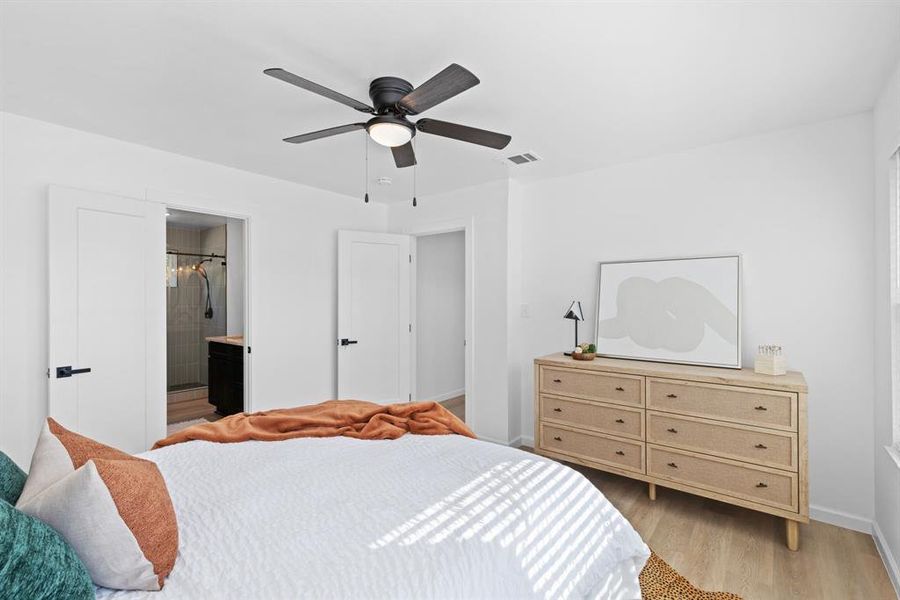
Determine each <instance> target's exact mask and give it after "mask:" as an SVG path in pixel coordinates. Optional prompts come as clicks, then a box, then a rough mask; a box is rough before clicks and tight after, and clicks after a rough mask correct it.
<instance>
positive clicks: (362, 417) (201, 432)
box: [153, 400, 475, 450]
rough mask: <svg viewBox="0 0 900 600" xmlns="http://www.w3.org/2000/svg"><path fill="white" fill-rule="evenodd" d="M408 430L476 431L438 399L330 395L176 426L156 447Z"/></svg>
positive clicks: (386, 435) (393, 435)
mask: <svg viewBox="0 0 900 600" xmlns="http://www.w3.org/2000/svg"><path fill="white" fill-rule="evenodd" d="M407 433H417V434H420V435H446V434H450V433H456V434H459V435H465V436H468V437H470V438H474V437H475V434H474V433H472V431H471V430H470V429H469V428H468V427H466V425H465V423H463V422H462V421H460V420H459V419H458V418H457V417H456V416H455V415H454V414H453V413H451V412H450V411H449V410H447V409H446V408H444V407H443V406H441V405H440V404H438V403H437V402H410V403H404V404H387V405H385V404H375V403H373V402H363V401H361V400H329V401H328V402H322V403H321V404H313V405H310V406H298V407H297V408H283V409H279V410H265V411H262V412H257V413H251V414H246V413H239V414H236V415H231V416H230V417H225V418H224V419H221V420H219V421H215V422H213V423H202V424H200V425H194V426H192V427H187V428H185V429H182V430H181V431H176V432H175V433H173V434H172V435H170V436H169V437H167V438H165V439H162V440H159V441H158V442H156V443H155V444H154V445H153V449H154V450H155V449H156V448H162V447H163V446H171V445H173V444H180V443H181V442H190V441H191V440H206V441H208V442H221V443H225V444H227V443H233V442H245V441H247V440H258V441H262V442H278V441H281V440H289V439H293V438H300V437H335V436H339V435H343V436H346V437H352V438H358V439H363V440H394V439H397V438H398V437H400V436H402V435H405V434H407Z"/></svg>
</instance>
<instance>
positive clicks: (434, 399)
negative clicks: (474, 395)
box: [418, 389, 466, 402]
mask: <svg viewBox="0 0 900 600" xmlns="http://www.w3.org/2000/svg"><path fill="white" fill-rule="evenodd" d="M465 393H466V390H465V389H461V390H453V391H452V392H444V393H443V394H438V395H437V396H432V397H431V398H420V399H419V400H418V401H419V402H443V401H444V400H450V399H451V398H456V397H457V396H462V395H463V394H465Z"/></svg>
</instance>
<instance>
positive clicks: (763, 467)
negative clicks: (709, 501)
mask: <svg viewBox="0 0 900 600" xmlns="http://www.w3.org/2000/svg"><path fill="white" fill-rule="evenodd" d="M534 362H535V368H534V413H535V414H534V423H535V432H534V440H535V442H534V445H535V450H536V451H537V452H538V453H539V454H542V455H544V456H549V457H552V458H556V459H559V460H564V461H569V462H574V463H578V464H581V465H585V466H588V467H592V468H596V469H600V470H603V471H609V472H611V473H617V474H619V475H624V476H626V477H631V478H634V479H639V480H641V481H646V482H648V483H649V494H650V498H651V499H653V500H655V499H656V486H657V485H660V486H664V487H669V488H673V489H676V490H681V491H684V492H690V493H692V494H697V495H699V496H705V497H707V498H713V499H715V500H720V501H722V502H728V503H730V504H736V505H738V506H743V507H746V508H751V509H753V510H758V511H761V512H765V513H770V514H773V515H777V516H779V517H784V519H785V525H786V527H785V530H786V538H787V546H788V548H790V549H791V550H797V548H798V547H799V544H800V528H799V524H800V523H808V522H809V499H808V493H807V490H808V484H807V446H806V393H807V387H806V380H805V379H804V378H803V375H802V374H801V373H797V372H789V373H787V374H786V375H781V376H777V377H775V376H770V375H759V374H757V373H754V372H753V370H752V369H741V370H731V369H719V368H712V367H694V366H686V365H672V364H664V363H655V362H641V361H633V360H616V359H608V358H600V357H598V358H596V359H595V360H593V361H576V360H572V359H571V358H569V357H568V356H564V355H562V354H552V355H550V356H545V357H542V358H538V359H535V361H534Z"/></svg>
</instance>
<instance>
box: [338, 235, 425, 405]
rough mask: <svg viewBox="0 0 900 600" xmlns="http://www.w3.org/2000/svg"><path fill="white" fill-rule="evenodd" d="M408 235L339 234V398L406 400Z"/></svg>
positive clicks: (407, 391)
mask: <svg viewBox="0 0 900 600" xmlns="http://www.w3.org/2000/svg"><path fill="white" fill-rule="evenodd" d="M409 260H410V259H409V236H406V235H393V234H387V233H369V232H363V231H340V232H338V350H337V352H338V398H345V399H355V400H368V401H370V402H381V403H385V404H387V403H391V402H407V401H409V392H410V366H409V365H410V311H409V306H410V288H409V285H410V283H409V281H410V277H409V275H410V262H409Z"/></svg>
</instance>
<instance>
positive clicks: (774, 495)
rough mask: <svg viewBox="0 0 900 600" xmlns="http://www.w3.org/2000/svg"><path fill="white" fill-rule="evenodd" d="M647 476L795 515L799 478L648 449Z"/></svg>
mask: <svg viewBox="0 0 900 600" xmlns="http://www.w3.org/2000/svg"><path fill="white" fill-rule="evenodd" d="M647 474H648V475H652V476H654V477H659V478H661V479H668V480H671V481H676V482H679V483H684V484H688V485H691V486H695V487H698V488H701V489H703V490H706V491H708V492H715V493H718V494H724V495H726V496H733V497H736V498H742V499H744V500H750V501H753V502H759V503H760V504H765V505H767V506H774V507H776V508H781V509H786V510H792V511H796V510H797V506H798V499H797V495H798V489H797V475H796V474H794V473H788V472H785V471H774V470H769V469H764V468H762V467H751V466H749V465H745V464H741V463H737V462H735V461H729V460H726V459H721V458H713V457H711V456H699V455H696V454H689V453H686V452H681V451H678V450H672V449H668V448H660V447H659V446H654V445H650V444H648V445H647Z"/></svg>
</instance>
